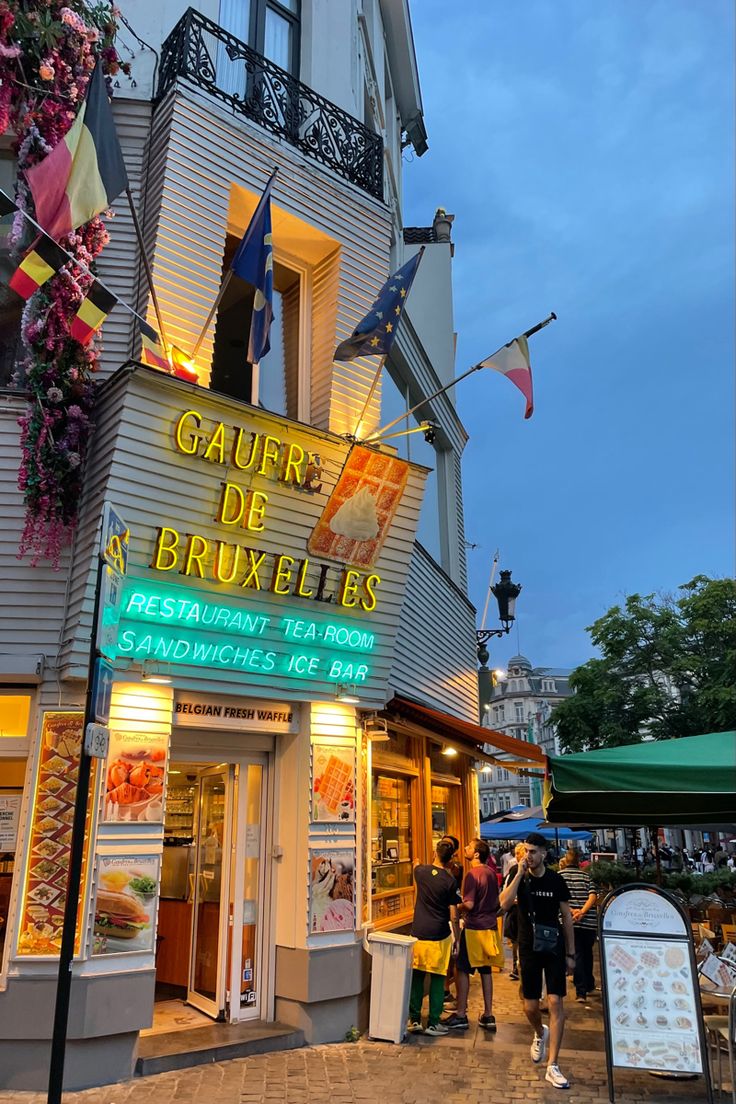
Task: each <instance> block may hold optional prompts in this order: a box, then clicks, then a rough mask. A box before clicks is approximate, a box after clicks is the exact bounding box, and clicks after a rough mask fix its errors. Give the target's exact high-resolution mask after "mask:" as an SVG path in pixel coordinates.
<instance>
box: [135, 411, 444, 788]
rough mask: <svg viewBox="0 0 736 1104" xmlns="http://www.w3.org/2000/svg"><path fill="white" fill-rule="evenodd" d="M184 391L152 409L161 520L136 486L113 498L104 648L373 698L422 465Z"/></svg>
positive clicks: (392, 625)
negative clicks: (189, 399)
mask: <svg viewBox="0 0 736 1104" xmlns="http://www.w3.org/2000/svg"><path fill="white" fill-rule="evenodd" d="M198 399H199V403H198V406H197V408H195V407H191V408H189V409H183V410H182V409H181V408H179V409H178V410H175V411H173V412H171V413H169V414H167V413H166V412H164V411H162V413H161V420H160V421H158V423H157V424H158V425H159V426H162V425H163V424H166V425H167V432H166V433H161V432H159V434H158V435H155V434H154V435H152V442H153V443H152V448H151V456H150V461H149V462H150V464H151V465H153V466H155V469H156V473H157V496H156V500H157V501H160V502H162V503H168V504H169V506H168V509H169V511H170V516H169V517H161V516H160V515H159V516H157V512H156V511H157V509H158V507H157V505H156V502H155V501H151V502H149V503H148V508H147V510H146V512H145V514H142V515H141V516H140V517H137V516H136V505H137V504H138V503H139V502H140V501H142V498H141V497H140V492H139V494H138V495H136V497H135V500H134V501H132V502H131V503H130V504H128V503H126V504H125V511H126V520H128V521H129V524H130V528H131V552H130V559H131V566H130V569H129V572H128V575H127V576H126V579H125V582H124V586H123V597H122V601H121V606H120V621H119V625H118V636H117V655H118V656H119V657H126V658H129V659H130V660H131V661H133V662H134V663H142V662H146V661H153V662H156V663H159V662H163V663H166V664H170V665H183V666H187V667H200V668H202V667H204V668H207V669H208V670H209V672H210V677H211V673H212V672H213V671H218V670H221V671H222V672H223V679H224V678H226V677H227V674H228V673H230V674H232V672H237V673H242V674H243V675H248V674H249V673H250V672H252V673H253V674H254V675H256V676H257V677H258V680H259V683H260V684H262V685H263V687H264V688H266V687H268V688H269V689H270V690H272V691H274V692H275V693H277V694H284V693H285V694H286V698H285V699H284V700H290V692H291V694H292V696H296V697H302V696H305V694H306V693H307V691H309V693H312V692H316V693H318V694H319V693H323V694H324V695H325V696H326V697H330V698H333V699H334V697H335V696H336V693H337V691H336V684H337V685H338V686H340V685H347V686H354V687H359V688H361V689H362V690H366V689H369V691H370V692H368V693H362V694H361V701H362V702H366V703H368V702H372V701H376V702H378V701H379V700H381V701H382V698H381V695H382V688H383V684H385V682H386V680H387V677H388V669H389V665H390V656H391V647H392V644H393V637H394V634H395V632H396V628H397V626H398V618H399V615H400V610H401V605H402V601H403V594H404V587H405V584H406V578H407V575H408V569H409V562H410V558H411V553H412V549H413V538H414V533H415V530H416V524H417V520H418V515H419V509H420V506H421V495H422V487H423V481H424V478H425V475H426V469H423V468H418V467H417V466H416V465H412V464H409V463H407V462H406V461H403V460H400V459H398V458H397V457H396V456H395V455H394V454H393V453H392V452H389V451H380V450H379V449H377V448H369V447H366V446H363V445H356V444H354V443H353V444H351V443H349V442H347V441H345V440H344V439H343V438H339V437H336V436H335V435H333V434H328V433H322V432H319V431H317V430H314V429H311V428H309V427H307V426H303V425H298V424H297V423H289V422H288V421H287V420H286V419H284V418H280V417H277V416H275V415H271V414H269V413H267V412H266V411H258V410H254V409H250V408H245V409H244V408H243V406H242V405H240V404H238V405H235V404H233V406H232V410H231V417H230V418H227V416H226V411H227V409H228V407H227V404H226V403H224V402H223V401H222V400H221V399H218V398H217V396H209V395H206V394H205V395H201V396H198ZM163 419H165V422H164V421H163ZM152 522H153V525H152ZM320 683H321V684H322V685H321V686H320ZM343 800H346V799H345V798H344V799H343Z"/></svg>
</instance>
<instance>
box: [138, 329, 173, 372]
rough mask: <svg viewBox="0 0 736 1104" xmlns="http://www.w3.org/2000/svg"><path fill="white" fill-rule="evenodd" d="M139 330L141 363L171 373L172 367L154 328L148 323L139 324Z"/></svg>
mask: <svg viewBox="0 0 736 1104" xmlns="http://www.w3.org/2000/svg"><path fill="white" fill-rule="evenodd" d="M138 329H139V330H140V331H141V362H142V363H143V364H148V365H149V366H150V367H151V368H160V369H161V370H162V371H163V372H170V371H171V366H170V364H169V362H168V359H167V357H166V353H165V352H164V349H163V346H162V344H161V338H160V337H159V336H158V334H157V333H156V331H155V330H154V328H153V326H149V325H148V323H147V322H139V323H138Z"/></svg>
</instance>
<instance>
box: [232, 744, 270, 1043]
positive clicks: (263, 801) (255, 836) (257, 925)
mask: <svg viewBox="0 0 736 1104" xmlns="http://www.w3.org/2000/svg"><path fill="white" fill-rule="evenodd" d="M265 780H266V759H265V757H263V758H260V757H256V756H254V757H253V758H252V759H248V760H241V761H240V763H239V764H238V773H237V795H236V802H237V823H238V825H239V826H240V828H239V830H238V839H237V846H236V847H235V850H234V855H233V874H232V894H231V916H232V932H231V942H230V945H231V954H230V978H229V986H228V988H229V997H230V1008H229V1013H230V1014H229V1019H230V1020H231V1021H235V1020H247V1019H256V1018H257V1017H258V1016H259V1015H262V1014H263V1010H264V1008H265V1007H266V1004H265V989H266V985H265V979H266V976H267V970H268V961H267V954H266V950H265V943H264V938H265V937H264V931H265V925H264V923H263V917H264V915H265V912H266V883H265V866H266V864H265V862H264V855H265V848H266V842H267V841H266V826H267V824H268V818H267V815H266V814H267V809H266V805H267V796H266V788H265Z"/></svg>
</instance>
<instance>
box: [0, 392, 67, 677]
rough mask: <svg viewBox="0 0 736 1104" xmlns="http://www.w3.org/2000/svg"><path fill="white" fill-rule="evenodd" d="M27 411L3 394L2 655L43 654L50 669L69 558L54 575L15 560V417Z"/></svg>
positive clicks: (19, 527) (21, 513) (18, 523)
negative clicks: (10, 653) (9, 653)
mask: <svg viewBox="0 0 736 1104" xmlns="http://www.w3.org/2000/svg"><path fill="white" fill-rule="evenodd" d="M25 409H26V399H25V397H24V396H23V395H17V394H16V395H13V394H8V393H7V392H5V393H3V394H2V395H1V396H0V517H1V518H2V524H1V525H0V595H2V605H1V606H0V610H1V612H0V652H12V654H13V655H30V654H39V653H43V654H44V655H45V656H46V661H47V664H50V665H52V666H53V665H54V664H55V662H56V655H57V652H58V650H59V641H60V637H61V629H62V624H63V619H64V597H65V593H66V582H67V575H68V570H69V559H70V557H69V555H68V554H67V555H65V556H64V557H63V559H62V562H61V566H60V569H59V570H58V571H54V570H53V569H52V568H51V567H50V566H49V565H48V564H47V563H46V562H42V563H40V564H39V565H38V566H37V567H35V568H31V566H30V563H31V559H30V556H28V555H26V556H25V557H24V558H23V559H22V560H20V559H18V546H19V544H20V538H21V534H22V533H23V525H24V521H25V507H24V505H23V496H22V494H21V493H20V491H19V490H18V469H19V467H20V459H21V452H20V429H19V427H18V417H19V416H20V415H21V414H23V413H24V411H25Z"/></svg>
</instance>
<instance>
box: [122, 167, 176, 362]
mask: <svg viewBox="0 0 736 1104" xmlns="http://www.w3.org/2000/svg"><path fill="white" fill-rule="evenodd" d="M125 194H126V196H127V197H128V206H129V207H130V213H131V215H132V216H133V226H134V227H135V236H136V237H137V239H138V248H139V249H140V251H141V258H142V260H143V267H144V269H145V271H146V279H147V280H148V290H149V291H150V293H151V300H152V302H153V309H154V311H155V313H156V321H157V322H158V330H159V333H160V334H161V341H162V342H163V346H164V352H165V354H166V356H167V357H168V355H169V343H168V341H167V340H166V333H165V332H164V320H163V318H162V317H161V308H160V307H159V305H158V298H157V296H156V289H155V287H154V286H153V272H152V270H151V265H150V264H149V261H148V256H147V254H146V244H145V242H144V241H143V231H142V229H141V224H140V222H139V220H138V212H137V211H136V209H135V204H134V203H133V194H132V192H131V190H130V188H126V189H125Z"/></svg>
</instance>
